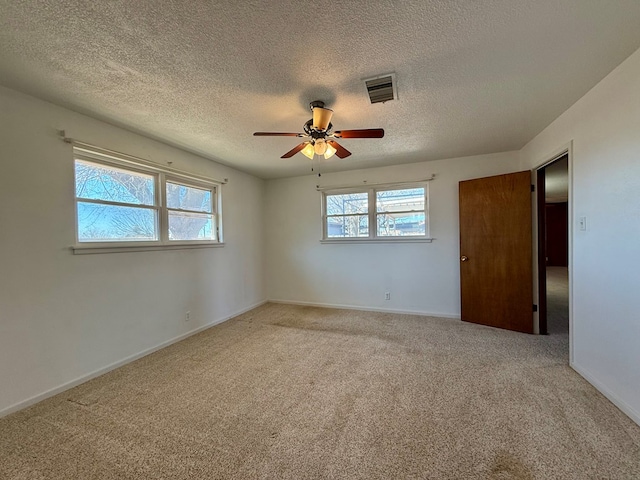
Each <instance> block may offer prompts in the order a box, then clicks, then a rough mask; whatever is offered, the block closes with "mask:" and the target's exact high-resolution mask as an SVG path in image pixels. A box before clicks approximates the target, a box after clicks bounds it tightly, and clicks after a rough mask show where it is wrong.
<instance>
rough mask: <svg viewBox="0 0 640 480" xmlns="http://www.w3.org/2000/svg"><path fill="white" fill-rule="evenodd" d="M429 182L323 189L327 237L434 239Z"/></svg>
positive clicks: (344, 238)
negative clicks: (430, 220) (430, 212)
mask: <svg viewBox="0 0 640 480" xmlns="http://www.w3.org/2000/svg"><path fill="white" fill-rule="evenodd" d="M427 194H428V190H427V183H426V182H421V183H414V184H408V185H395V186H385V187H380V188H361V189H341V190H327V191H325V192H324V193H323V196H322V198H323V231H324V234H323V239H324V240H325V241H332V240H334V241H341V240H343V241H353V240H391V241H396V240H412V239H413V240H414V241H415V240H423V241H424V240H427V241H428V240H430V239H429V238H428V234H429V226H428V202H427Z"/></svg>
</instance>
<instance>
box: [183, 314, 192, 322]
mask: <svg viewBox="0 0 640 480" xmlns="http://www.w3.org/2000/svg"><path fill="white" fill-rule="evenodd" d="M189 320H191V312H186V313H185V314H184V321H185V322H188V321H189Z"/></svg>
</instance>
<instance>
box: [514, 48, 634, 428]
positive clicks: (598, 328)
mask: <svg viewBox="0 0 640 480" xmlns="http://www.w3.org/2000/svg"><path fill="white" fill-rule="evenodd" d="M639 85H640V50H638V51H637V52H635V53H634V54H633V55H632V56H631V57H629V58H628V59H627V60H626V61H625V62H624V63H622V64H621V65H620V66H619V67H618V68H616V69H615V70H614V71H613V72H612V73H611V74H609V75H608V76H607V77H606V78H605V79H604V80H602V81H601V82H600V83H599V84H598V85H597V86H596V87H594V88H593V89H592V90H591V91H590V92H589V93H587V94H586V95H585V96H584V97H583V98H582V99H580V100H579V101H578V102H577V103H576V104H575V105H573V106H572V107H571V108H570V109H569V110H567V111H566V112H565V113H564V114H562V115H561V116H560V117H559V118H558V119H557V120H556V121H554V122H553V123H552V124H551V125H550V126H549V127H547V128H546V129H545V130H544V131H543V132H542V133H540V134H539V135H538V136H537V137H536V138H535V139H533V140H532V141H531V142H530V143H529V144H527V145H526V146H525V148H524V149H523V150H522V152H521V153H522V160H523V163H524V165H525V166H527V167H537V166H538V165H540V164H541V163H543V162H544V161H545V160H548V159H549V158H550V157H551V155H552V154H553V153H554V152H556V151H557V150H558V149H560V148H562V147H563V146H564V145H566V144H568V143H569V142H571V141H573V168H572V181H573V192H572V198H571V203H572V205H573V218H572V225H571V233H572V236H573V255H572V257H571V258H570V268H571V274H572V275H571V282H572V288H573V308H572V322H573V323H572V329H573V359H572V365H573V367H574V368H575V369H576V370H577V371H578V372H580V373H581V374H583V375H584V376H585V377H586V378H587V379H588V380H589V381H591V383H593V384H594V385H595V386H596V387H597V388H599V389H600V390H601V391H602V392H603V393H604V394H605V395H607V396H608V397H609V398H610V399H611V400H612V401H613V402H614V403H616V404H617V405H618V406H619V407H620V408H621V409H622V410H624V411H625V412H626V413H627V414H629V415H630V416H631V417H632V418H633V419H634V420H635V421H636V422H638V423H640V293H639V292H640V256H639V253H640V94H639V92H640V90H639ZM582 216H585V217H587V230H586V231H581V230H579V229H578V226H577V222H578V219H579V217H582Z"/></svg>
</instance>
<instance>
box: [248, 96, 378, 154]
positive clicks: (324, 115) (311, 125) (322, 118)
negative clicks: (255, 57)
mask: <svg viewBox="0 0 640 480" xmlns="http://www.w3.org/2000/svg"><path fill="white" fill-rule="evenodd" d="M309 108H311V113H312V114H313V118H312V119H310V120H309V121H308V122H307V123H305V124H304V126H303V127H302V129H303V130H304V133H284V132H282V133H281V132H255V133H254V134H253V135H254V136H256V137H301V138H306V139H307V140H305V141H304V142H302V143H301V144H299V145H296V146H295V147H294V148H292V149H291V150H289V151H288V152H287V153H285V154H284V155H282V157H280V158H290V157H293V156H294V155H295V154H296V153H298V152H302V154H303V155H305V156H307V157H309V158H310V159H311V160H313V157H314V155H323V156H324V158H331V157H332V156H333V155H334V154H336V155H337V156H338V157H340V158H346V157H348V156H349V155H351V152H350V151H349V150H347V149H346V148H344V147H343V146H342V145H340V144H339V143H338V142H336V141H335V140H334V139H336V138H382V137H384V130H383V129H382V128H368V129H363V130H336V131H335V132H334V131H333V130H332V128H333V124H332V123H331V117H332V116H333V110H330V109H328V108H324V102H321V101H320V100H316V101H314V102H311V103H310V104H309Z"/></svg>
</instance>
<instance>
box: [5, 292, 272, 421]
mask: <svg viewBox="0 0 640 480" xmlns="http://www.w3.org/2000/svg"><path fill="white" fill-rule="evenodd" d="M265 303H267V300H262V301H260V302H257V303H255V304H253V305H250V306H249V307H246V308H243V309H242V310H239V311H237V312H235V313H232V314H230V315H227V316H225V317H222V318H219V319H216V320H214V321H212V322H209V323H207V324H206V325H202V326H200V327H198V328H195V329H193V330H190V331H188V332H187V333H183V334H181V335H178V336H177V337H174V338H171V339H169V340H167V341H165V342H162V343H160V344H158V345H156V346H154V347H151V348H147V349H145V350H143V351H141V352H138V353H135V354H133V355H130V356H128V357H126V358H123V359H122V360H118V361H117V362H114V363H111V364H109V365H107V366H105V367H102V368H99V369H98V370H94V371H93V372H91V373H88V374H86V375H82V376H81V377H78V378H76V379H75V380H71V381H70V382H66V383H63V384H62V385H60V386H58V387H55V388H52V389H50V390H47V391H46V392H43V393H40V394H38V395H34V396H33V397H30V398H28V399H26V400H23V401H20V402H18V403H14V404H13V405H10V406H8V407H6V408H4V409H2V410H0V418H2V417H4V416H7V415H9V414H11V413H14V412H17V411H18V410H22V409H23V408H27V407H30V406H31V405H34V404H36V403H38V402H41V401H42V400H45V399H47V398H49V397H53V396H54V395H57V394H58V393H62V392H64V391H65V390H69V389H70V388H73V387H76V386H78V385H80V384H82V383H84V382H87V381H89V380H91V379H93V378H96V377H99V376H100V375H104V374H105V373H107V372H110V371H111V370H115V369H116V368H119V367H122V366H123V365H126V364H127V363H131V362H133V361H135V360H138V359H139V358H142V357H145V356H147V355H149V354H151V353H153V352H157V351H158V350H161V349H163V348H165V347H168V346H169V345H172V344H174V343H177V342H179V341H181V340H184V339H185V338H188V337H190V336H192V335H195V334H196V333H200V332H202V331H203V330H206V329H208V328H211V327H213V326H215V325H218V324H220V323H223V322H226V321H227V320H230V319H232V318H233V317H237V316H238V315H242V314H243V313H245V312H248V311H249V310H253V309H254V308H257V307H259V306H260V305H264V304H265Z"/></svg>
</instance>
